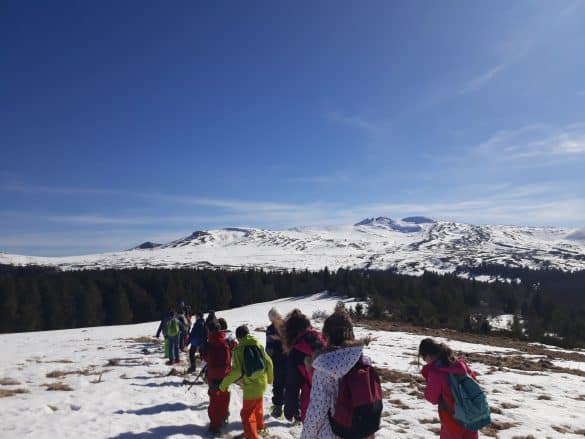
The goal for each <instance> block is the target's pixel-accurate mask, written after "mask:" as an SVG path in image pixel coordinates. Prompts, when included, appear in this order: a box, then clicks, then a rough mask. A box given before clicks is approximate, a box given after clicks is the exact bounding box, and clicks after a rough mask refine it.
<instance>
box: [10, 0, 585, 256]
mask: <svg viewBox="0 0 585 439" xmlns="http://www.w3.org/2000/svg"><path fill="white" fill-rule="evenodd" d="M584 20H585V2H583V1H580V0H576V1H566V2H565V1H558V2H550V1H535V0H529V1H514V2H508V1H489V2H488V1H485V2H464V1H459V2H454V1H442V2H432V1H411V2H400V1H378V2H377V1H371V2H366V3H365V4H364V3H361V4H359V5H358V4H357V3H355V2H346V1H335V2H333V1H327V2H319V1H318V2H295V3H294V4H293V3H289V4H285V3H282V2H259V1H252V2H235V3H234V2H221V1H220V2H216V1H212V2H187V1H185V2H174V3H173V6H172V7H171V6H169V5H168V4H165V5H163V4H161V3H160V2H151V1H140V2H138V1H128V2H120V1H103V2H75V1H71V2H18V1H8V2H5V3H4V4H3V13H2V14H1V15H0V37H1V38H0V51H1V53H2V60H3V62H2V68H1V69H0V97H1V101H2V105H0V148H1V155H0V157H1V160H0V200H1V203H0V251H4V252H10V253H24V254H36V255H66V254H79V253H87V252H96V251H109V250H118V249H123V248H127V247H129V246H132V245H135V244H138V243H140V242H142V241H145V240H154V241H168V240H171V239H174V238H177V237H180V236H182V235H184V234H187V233H190V232H192V231H193V230H197V229H205V228H213V227H224V226H237V225H239V226H256V227H272V228H286V227H292V226H297V225H321V224H338V223H353V222H356V221H358V220H360V219H361V218H363V217H366V216H373V215H376V216H377V215H385V216H390V217H402V216H406V215H414V214H426V215H431V216H433V217H436V218H442V219H450V220H457V221H465V222H471V223H478V224H484V223H497V224H526V225H555V226H566V227H582V226H584V225H585V177H584V175H583V169H585V56H583V54H585V26H583V23H584Z"/></svg>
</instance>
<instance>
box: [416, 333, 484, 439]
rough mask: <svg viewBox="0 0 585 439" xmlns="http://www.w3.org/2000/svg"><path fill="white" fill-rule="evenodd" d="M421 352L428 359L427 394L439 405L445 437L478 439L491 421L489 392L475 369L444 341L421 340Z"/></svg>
mask: <svg viewBox="0 0 585 439" xmlns="http://www.w3.org/2000/svg"><path fill="white" fill-rule="evenodd" d="M418 356H419V358H422V359H423V360H424V361H425V363H426V364H425V366H424V367H423V368H422V375H423V377H424V378H425V380H426V382H427V386H426V388H425V391H424V396H425V399H426V400H427V401H429V402H430V403H431V404H435V405H438V410H439V418H440V420H441V435H440V437H441V439H477V438H478V430H479V429H481V428H483V427H485V426H486V425H489V424H490V423H491V419H490V411H489V406H488V403H487V400H486V397H485V393H484V392H483V390H482V389H481V387H480V386H479V384H478V383H477V381H476V375H475V373H474V372H473V371H472V370H471V369H470V368H469V366H468V365H467V363H465V361H464V360H463V359H461V358H456V357H455V354H454V353H453V351H452V350H451V348H449V346H447V345H446V344H444V343H438V342H436V341H435V340H433V339H432V338H425V339H424V340H422V341H421V343H420V346H419V349H418Z"/></svg>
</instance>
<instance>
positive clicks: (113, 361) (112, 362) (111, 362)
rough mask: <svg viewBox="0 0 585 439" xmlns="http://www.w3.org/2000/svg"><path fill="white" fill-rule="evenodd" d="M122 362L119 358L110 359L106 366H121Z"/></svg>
mask: <svg viewBox="0 0 585 439" xmlns="http://www.w3.org/2000/svg"><path fill="white" fill-rule="evenodd" d="M119 365H120V360H119V359H118V358H110V359H109V360H108V362H107V363H106V366H119Z"/></svg>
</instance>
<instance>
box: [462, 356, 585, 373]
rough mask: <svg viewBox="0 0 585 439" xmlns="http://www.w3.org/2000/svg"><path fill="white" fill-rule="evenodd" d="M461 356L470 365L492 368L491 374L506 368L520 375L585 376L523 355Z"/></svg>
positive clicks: (544, 359) (542, 359)
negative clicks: (544, 373)
mask: <svg viewBox="0 0 585 439" xmlns="http://www.w3.org/2000/svg"><path fill="white" fill-rule="evenodd" d="M461 356H462V357H464V358H465V359H466V361H467V362H468V363H483V364H486V365H488V366H492V367H491V369H490V371H489V372H488V374H489V373H493V372H495V371H502V370H504V368H507V369H514V370H517V371H520V372H518V373H519V374H523V375H530V376H538V375H542V374H543V372H556V373H567V374H570V375H577V376H582V377H583V376H585V371H583V370H579V369H570V368H567V367H560V366H556V365H555V364H554V363H553V362H552V361H551V360H550V359H549V358H540V359H539V360H531V359H529V358H526V357H523V356H522V355H511V354H497V355H496V354H494V355H492V354H479V353H461Z"/></svg>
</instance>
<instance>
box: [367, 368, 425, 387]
mask: <svg viewBox="0 0 585 439" xmlns="http://www.w3.org/2000/svg"><path fill="white" fill-rule="evenodd" d="M376 371H377V372H378V375H380V379H381V380H382V381H384V382H389V383H405V384H412V385H414V386H416V387H421V386H422V387H424V384H425V379H424V378H423V377H422V376H419V375H411V374H409V373H405V372H400V371H399V370H394V369H386V368H376Z"/></svg>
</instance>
